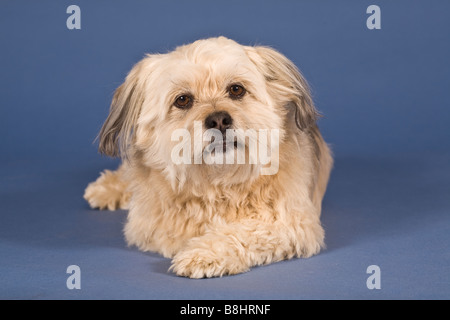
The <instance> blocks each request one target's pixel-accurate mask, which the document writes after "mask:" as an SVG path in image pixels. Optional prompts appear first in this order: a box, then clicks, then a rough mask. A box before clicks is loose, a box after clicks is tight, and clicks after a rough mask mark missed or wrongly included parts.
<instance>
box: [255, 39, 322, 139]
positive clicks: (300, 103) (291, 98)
mask: <svg viewBox="0 0 450 320" xmlns="http://www.w3.org/2000/svg"><path fill="white" fill-rule="evenodd" d="M247 55H248V57H249V58H250V60H252V61H253V63H254V64H255V65H256V67H257V68H258V69H259V71H260V72H261V73H262V74H263V75H264V77H265V78H266V82H267V83H268V86H269V90H271V93H272V96H275V97H276V98H278V99H279V100H280V101H281V102H282V103H283V104H284V105H285V106H287V107H289V106H293V107H294V108H295V109H294V114H295V123H296V125H297V127H298V128H299V129H300V130H305V129H306V128H308V127H310V126H311V125H313V124H314V123H315V122H316V120H317V118H318V117H319V113H318V112H317V110H316V108H315V107H314V103H313V101H312V98H311V93H310V90H309V86H308V83H307V82H306V80H305V79H304V78H303V76H302V75H301V73H300V71H299V70H298V69H297V67H296V66H295V65H294V63H293V62H292V61H290V60H289V59H288V58H286V57H285V56H284V55H282V54H281V53H279V52H278V51H276V50H275V49H272V48H269V47H262V46H258V47H247Z"/></svg>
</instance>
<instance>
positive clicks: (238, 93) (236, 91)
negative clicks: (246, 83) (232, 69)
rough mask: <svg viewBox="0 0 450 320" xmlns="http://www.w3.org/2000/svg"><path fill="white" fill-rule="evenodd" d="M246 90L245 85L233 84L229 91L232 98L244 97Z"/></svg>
mask: <svg viewBox="0 0 450 320" xmlns="http://www.w3.org/2000/svg"><path fill="white" fill-rule="evenodd" d="M245 92H246V91H245V89H244V87H243V86H241V85H239V84H232V85H231V86H230V87H229V88H228V93H229V94H230V98H232V99H240V98H242V97H243V96H244V94H245Z"/></svg>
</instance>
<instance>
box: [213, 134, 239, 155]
mask: <svg viewBox="0 0 450 320" xmlns="http://www.w3.org/2000/svg"><path fill="white" fill-rule="evenodd" d="M238 147H241V146H240V144H239V143H238V141H237V139H236V138H235V139H234V140H233V141H229V140H226V138H225V137H223V140H222V141H217V142H215V137H212V138H211V143H210V144H209V145H207V146H206V147H205V150H207V151H209V152H210V153H211V154H215V152H216V150H222V152H223V153H226V152H227V151H229V150H231V149H237V148H238Z"/></svg>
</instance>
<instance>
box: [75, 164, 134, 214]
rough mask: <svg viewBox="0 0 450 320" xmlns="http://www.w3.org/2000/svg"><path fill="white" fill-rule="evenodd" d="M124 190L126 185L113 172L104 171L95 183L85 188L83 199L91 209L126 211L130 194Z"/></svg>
mask: <svg viewBox="0 0 450 320" xmlns="http://www.w3.org/2000/svg"><path fill="white" fill-rule="evenodd" d="M125 189H126V184H125V183H123V182H122V181H120V180H119V179H118V178H117V177H116V176H115V173H114V172H111V171H109V170H105V171H104V172H103V173H102V174H101V176H100V177H99V178H98V179H97V180H96V181H95V182H92V183H90V184H89V185H88V186H87V188H86V190H85V192H84V199H85V200H86V201H87V202H89V205H90V206H91V208H99V209H108V210H117V209H128V203H129V200H130V193H128V192H126V191H125Z"/></svg>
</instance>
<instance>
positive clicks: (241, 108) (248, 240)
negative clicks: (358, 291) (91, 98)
mask: <svg viewBox="0 0 450 320" xmlns="http://www.w3.org/2000/svg"><path fill="white" fill-rule="evenodd" d="M232 83H239V84H242V85H243V86H244V87H245V88H246V90H247V93H246V95H245V96H244V97H243V98H242V99H240V100H236V99H230V97H229V96H228V95H227V94H226V88H227V87H228V86H229V85H230V84H232ZM186 93H189V94H190V95H192V96H193V98H194V103H193V106H192V107H191V108H189V109H188V110H181V109H179V108H176V107H174V106H173V102H174V101H175V99H176V97H177V96H178V95H179V94H186ZM215 111H226V112H228V113H229V114H230V115H231V117H232V118H233V127H234V128H235V129H244V130H246V129H255V130H258V129H267V130H271V129H277V130H279V132H280V141H279V145H278V146H277V147H278V151H279V152H278V154H279V159H278V165H279V169H278V172H277V173H276V174H273V175H261V174H260V167H259V165H258V164H240V165H238V164H233V165H229V164H227V165H207V164H205V163H202V164H190V165H189V164H175V163H173V161H172V160H171V153H170V151H171V149H172V148H173V146H174V144H175V143H176V142H173V141H171V134H172V132H173V131H174V130H176V129H179V128H184V129H186V130H188V131H189V132H190V133H192V135H193V134H194V122H195V121H201V122H204V121H205V119H206V117H207V116H208V115H210V114H211V113H212V112H215ZM318 115H319V113H318V112H317V110H316V108H315V107H314V104H313V101H312V98H311V94H310V91H309V88H308V85H307V82H306V81H305V79H304V78H303V76H302V75H301V73H300V72H299V71H298V69H297V68H296V67H295V65H294V64H293V63H292V62H291V61H290V60H289V59H287V58H286V57H285V56H283V55H282V54H281V53H279V52H277V51H276V50H274V49H271V48H268V47H258V46H257V47H250V46H242V45H239V44H237V43H236V42H234V41H232V40H230V39H226V38H224V37H219V38H211V39H206V40H199V41H196V42H194V43H192V44H189V45H185V46H181V47H179V48H177V49H176V50H174V51H172V52H169V53H166V54H160V55H148V56H147V57H145V58H144V59H143V60H141V61H140V62H139V63H138V64H137V65H136V66H135V67H134V68H133V69H132V70H131V72H130V74H129V75H128V76H127V78H126V80H125V82H124V83H123V84H122V85H121V86H120V87H119V88H118V89H117V91H116V93H115V95H114V99H113V102H112V105H111V110H110V114H109V116H108V118H107V120H106V122H105V124H104V125H103V128H102V130H101V132H100V135H99V138H100V145H99V150H100V152H102V153H104V154H107V155H110V156H117V155H119V154H121V155H122V156H123V163H122V165H121V166H120V168H119V169H118V170H117V171H115V172H111V171H106V172H105V173H103V174H102V175H101V176H100V178H99V179H97V181H95V182H93V183H91V184H89V186H88V187H87V189H86V192H85V198H86V200H87V201H88V202H89V203H90V205H91V206H92V207H93V208H100V209H102V208H107V209H109V210H114V209H117V208H129V213H128V219H127V223H126V225H125V228H124V234H125V238H126V240H127V243H128V244H129V245H134V246H137V247H138V248H139V249H140V250H142V251H156V252H159V253H160V254H162V255H164V256H165V257H169V258H172V259H173V260H172V266H171V268H170V269H171V270H172V271H173V272H175V273H176V274H177V275H180V276H187V277H191V278H202V277H215V276H222V275H226V274H236V273H240V272H245V271H248V270H249V269H250V268H251V267H252V266H256V265H263V264H267V263H271V262H274V261H280V260H283V259H290V258H293V257H310V256H312V255H314V254H317V253H318V252H319V251H320V249H321V248H322V247H323V246H324V230H323V228H322V226H321V223H320V213H321V202H322V198H323V196H324V194H325V190H326V186H327V183H328V177H329V174H330V170H331V167H332V163H333V160H332V156H331V154H330V150H329V148H328V146H327V144H326V143H325V142H324V140H323V139H322V136H321V134H320V131H319V129H318V127H317V125H316V120H317V117H318Z"/></svg>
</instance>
